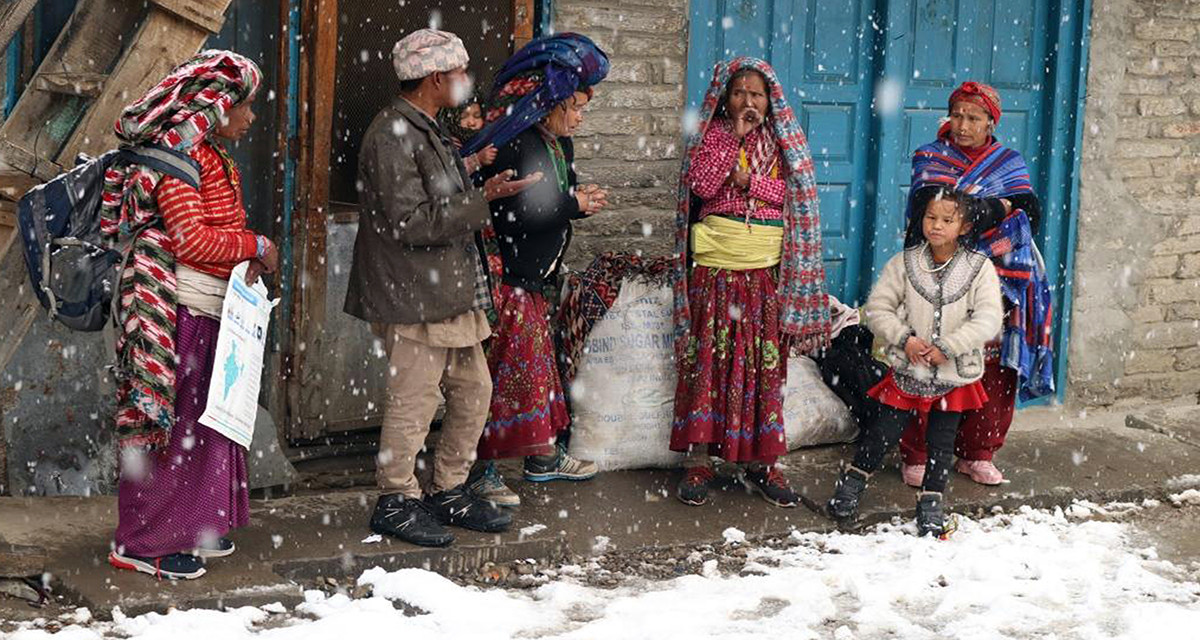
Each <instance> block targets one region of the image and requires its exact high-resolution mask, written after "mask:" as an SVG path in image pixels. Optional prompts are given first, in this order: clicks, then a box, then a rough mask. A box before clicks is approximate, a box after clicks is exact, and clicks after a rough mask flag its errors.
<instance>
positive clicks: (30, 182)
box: [0, 171, 42, 202]
mask: <svg viewBox="0 0 1200 640" xmlns="http://www.w3.org/2000/svg"><path fill="white" fill-rule="evenodd" d="M41 183H42V181H41V180H38V179H37V178H33V177H30V176H29V175H28V174H25V173H20V172H18V171H0V199H4V200H9V201H11V202H16V201H17V200H20V199H21V196H23V195H25V193H26V192H27V191H29V190H30V189H32V188H34V187H36V186H37V185H39V184H41Z"/></svg>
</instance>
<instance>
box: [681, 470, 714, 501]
mask: <svg viewBox="0 0 1200 640" xmlns="http://www.w3.org/2000/svg"><path fill="white" fill-rule="evenodd" d="M715 477H717V475H716V474H715V473H713V470H712V468H711V467H707V466H699V467H688V469H687V471H686V472H684V474H683V479H681V480H680V481H679V486H678V487H677V488H676V490H675V491H676V493H675V495H676V496H678V497H679V501H680V502H682V503H684V504H690V505H692V506H693V507H698V506H700V505H702V504H704V503H706V502H708V484H709V483H710V482H712V481H713V478H715Z"/></svg>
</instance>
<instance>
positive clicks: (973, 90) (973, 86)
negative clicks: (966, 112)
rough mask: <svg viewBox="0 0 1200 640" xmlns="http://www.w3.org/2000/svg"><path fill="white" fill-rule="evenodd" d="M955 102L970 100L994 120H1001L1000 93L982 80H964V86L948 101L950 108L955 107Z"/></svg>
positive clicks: (952, 94) (951, 95)
mask: <svg viewBox="0 0 1200 640" xmlns="http://www.w3.org/2000/svg"><path fill="white" fill-rule="evenodd" d="M955 102H969V103H971V104H974V105H979V106H981V107H983V108H984V110H985V111H987V112H988V113H990V114H991V115H992V122H996V123H999V122H1000V93H999V92H997V91H996V90H995V89H993V88H992V87H990V86H988V85H986V84H983V83H982V82H964V83H962V86H960V87H959V88H957V89H955V90H954V93H951V94H950V101H949V102H948V103H947V107H948V108H949V109H954V103H955Z"/></svg>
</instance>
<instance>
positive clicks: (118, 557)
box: [101, 51, 279, 578]
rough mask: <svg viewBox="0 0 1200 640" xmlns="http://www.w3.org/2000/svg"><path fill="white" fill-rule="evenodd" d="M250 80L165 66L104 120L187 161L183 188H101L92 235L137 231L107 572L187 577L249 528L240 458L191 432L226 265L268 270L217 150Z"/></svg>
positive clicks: (149, 180) (126, 138)
mask: <svg viewBox="0 0 1200 640" xmlns="http://www.w3.org/2000/svg"><path fill="white" fill-rule="evenodd" d="M261 77H262V74H261V72H260V71H259V69H258V66H257V65H255V64H254V62H252V61H251V60H249V59H248V58H245V57H243V56H241V55H238V54H236V53H232V52H229V51H205V52H203V53H201V54H199V55H197V56H196V57H194V58H192V59H191V60H189V61H187V62H185V63H183V64H182V65H180V66H178V67H176V68H175V70H174V71H172V72H171V73H170V74H169V75H168V76H167V77H166V78H165V79H164V80H163V81H162V82H160V83H159V84H158V85H157V86H155V87H154V88H153V89H151V90H150V91H149V92H148V93H147V94H146V95H145V96H144V97H142V98H141V99H139V100H138V101H137V102H134V103H133V104H131V105H129V106H128V107H126V108H125V111H124V112H123V113H122V114H121V117H120V119H119V120H118V121H117V127H116V133H117V137H118V138H119V139H120V140H121V142H122V143H124V144H130V145H158V146H160V147H167V148H170V149H173V150H175V151H181V152H184V153H187V154H188V155H190V156H191V158H192V160H194V161H195V162H196V163H197V164H198V165H199V168H200V188H199V189H195V188H193V187H191V186H189V185H188V184H186V183H184V182H182V181H180V180H178V179H176V178H174V177H171V176H164V175H163V174H161V173H159V172H157V171H154V170H152V169H151V168H150V167H147V166H144V165H136V164H132V165H117V166H114V167H113V168H111V169H110V170H109V172H108V174H107V175H106V176H105V178H106V180H105V182H106V184H105V193H104V203H103V210H102V222H101V225H102V227H101V228H102V232H103V233H104V234H105V235H106V236H107V237H108V238H110V239H111V240H114V241H115V240H116V239H118V238H119V237H121V236H122V235H124V234H127V233H129V231H130V230H131V229H135V230H136V229H143V230H142V231H140V232H137V238H136V240H135V241H134V243H133V248H132V255H131V257H130V261H129V265H128V266H127V267H126V269H125V271H124V272H123V274H122V277H121V292H120V293H121V311H120V321H121V333H120V335H119V336H118V339H117V364H118V367H117V370H118V396H117V417H116V422H117V432H118V438H119V440H120V444H121V454H122V455H121V479H120V484H119V487H118V524H117V531H116V534H115V536H114V538H115V540H114V545H113V551H112V553H111V554H110V555H109V562H110V564H112V565H113V566H114V567H117V568H118V569H126V570H133V571H140V572H143V573H148V574H151V575H155V576H157V577H167V578H196V577H199V576H201V575H202V574H203V573H204V571H205V569H204V563H203V558H206V557H219V556H227V555H229V554H230V553H232V552H233V549H234V545H233V542H231V541H230V540H229V539H228V538H226V537H225V535H226V534H227V533H228V532H229V530H230V529H232V528H235V527H242V526H245V525H246V524H248V523H249V502H248V494H247V478H246V459H245V451H244V450H243V449H242V448H241V447H240V446H238V445H237V444H234V443H233V442H232V441H231V440H229V439H227V438H225V437H224V436H222V435H220V434H218V433H217V432H215V431H212V430H210V429H209V428H208V427H205V426H202V425H200V424H199V423H198V422H197V420H198V419H199V418H200V415H201V414H202V413H203V412H204V409H205V405H206V404H207V400H208V386H209V380H210V378H211V377H212V370H213V358H214V356H215V355H216V342H217V333H218V331H219V328H220V324H221V322H220V317H221V306H222V303H223V301H224V295H225V289H226V287H227V285H228V282H229V277H230V273H231V271H232V269H233V267H234V266H235V265H237V264H239V263H241V262H244V261H247V260H248V261H250V268H249V271H248V273H247V276H248V279H249V280H250V281H253V280H256V279H257V278H258V276H259V274H261V273H263V272H268V273H269V272H272V271H274V270H275V268H276V267H277V265H278V259H279V258H278V253H277V251H276V250H275V247H274V245H272V243H271V241H270V240H268V239H267V238H266V237H264V236H261V235H258V234H256V233H254V232H253V231H251V230H250V229H249V228H248V227H247V221H246V210H245V208H244V203H243V201H242V190H241V174H240V172H239V171H238V169H237V167H236V166H235V165H234V162H233V159H232V158H230V156H229V154H228V152H226V150H225V148H224V147H223V146H222V143H221V142H219V141H218V138H220V139H224V140H228V141H234V140H238V139H239V138H241V137H242V136H244V135H245V134H246V132H247V130H248V129H249V127H250V125H251V124H252V123H253V122H254V113H253V111H252V110H251V105H252V103H253V101H254V95H255V92H256V90H257V89H258V86H259V83H260V81H261Z"/></svg>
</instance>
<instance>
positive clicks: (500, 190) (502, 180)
mask: <svg viewBox="0 0 1200 640" xmlns="http://www.w3.org/2000/svg"><path fill="white" fill-rule="evenodd" d="M514 175H516V172H515V171H513V170H512V169H508V170H506V171H502V172H500V173H497V174H496V175H494V176H492V177H490V178H488V179H487V181H486V182H484V183H483V195H484V197H485V198H487V201H488V202H491V201H493V200H500V199H502V198H509V197H512V196H515V195H517V194H518V193H521V192H522V191H524V190H526V189H528V188H529V187H531V186H533V184H534V183H535V182H537V181H539V180H541V179H542V172H541V171H538V172H536V173H534V174H532V175H530V176H528V177H525V178H521V179H520V180H513V179H512V177H513V176H514Z"/></svg>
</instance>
